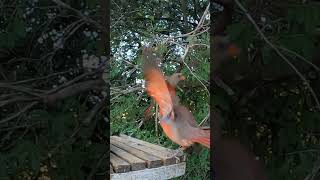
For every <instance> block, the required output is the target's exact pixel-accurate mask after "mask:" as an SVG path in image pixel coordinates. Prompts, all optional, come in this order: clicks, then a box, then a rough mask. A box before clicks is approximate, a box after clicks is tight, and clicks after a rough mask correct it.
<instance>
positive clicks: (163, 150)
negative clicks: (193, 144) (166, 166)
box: [120, 134, 185, 161]
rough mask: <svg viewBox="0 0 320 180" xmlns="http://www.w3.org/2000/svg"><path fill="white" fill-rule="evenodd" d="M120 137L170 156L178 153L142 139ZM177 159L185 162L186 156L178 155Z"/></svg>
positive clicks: (123, 135) (121, 135)
mask: <svg viewBox="0 0 320 180" xmlns="http://www.w3.org/2000/svg"><path fill="white" fill-rule="evenodd" d="M120 137H121V138H124V139H127V140H129V141H132V142H135V143H139V144H142V145H145V146H148V147H150V148H152V149H154V150H157V151H161V152H163V153H166V154H169V155H171V154H174V153H176V152H175V151H174V150H172V149H169V148H165V147H162V146H159V145H156V144H152V143H149V142H146V141H142V140H140V139H136V138H133V137H130V136H127V135H125V134H120ZM177 157H179V158H180V161H185V155H184V154H177Z"/></svg>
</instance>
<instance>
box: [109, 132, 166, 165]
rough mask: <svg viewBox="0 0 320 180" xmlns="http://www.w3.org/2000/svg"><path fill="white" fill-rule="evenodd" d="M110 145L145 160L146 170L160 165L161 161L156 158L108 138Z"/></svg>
mask: <svg viewBox="0 0 320 180" xmlns="http://www.w3.org/2000/svg"><path fill="white" fill-rule="evenodd" d="M111 137H112V136H111ZM110 143H111V144H113V145H115V146H117V147H119V148H121V149H123V150H126V151H127V152H129V153H131V154H133V155H135V156H137V157H138V158H140V159H143V160H145V161H146V163H147V167H148V168H155V167H159V166H161V165H162V161H161V159H160V158H158V157H156V156H153V155H152V154H148V153H146V152H143V151H140V150H138V149H136V148H133V147H130V146H128V145H126V144H123V143H121V142H118V141H116V140H114V139H112V138H110Z"/></svg>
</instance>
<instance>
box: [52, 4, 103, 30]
mask: <svg viewBox="0 0 320 180" xmlns="http://www.w3.org/2000/svg"><path fill="white" fill-rule="evenodd" d="M52 1H53V2H54V3H56V4H57V5H59V6H61V7H63V8H65V9H69V10H71V11H73V12H75V13H76V14H77V15H78V16H80V17H81V18H83V19H85V20H86V21H87V22H90V23H92V24H94V25H96V26H97V27H98V28H100V29H101V30H102V31H104V32H108V29H107V27H104V26H102V25H101V24H99V23H98V22H96V21H94V20H93V19H91V18H89V17H87V16H85V15H83V14H82V13H81V12H80V11H79V10H77V9H75V8H73V7H71V6H70V5H68V4H66V3H64V2H62V1H60V0H52Z"/></svg>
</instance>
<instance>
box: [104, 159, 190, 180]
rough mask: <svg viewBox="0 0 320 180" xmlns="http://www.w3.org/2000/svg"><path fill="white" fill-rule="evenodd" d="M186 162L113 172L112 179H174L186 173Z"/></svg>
mask: <svg viewBox="0 0 320 180" xmlns="http://www.w3.org/2000/svg"><path fill="white" fill-rule="evenodd" d="M185 170H186V163H185V162H182V163H179V164H173V165H169V166H161V167H158V168H152V169H144V170H140V171H130V172H127V173H117V174H111V175H110V179H111V180H136V179H139V180H150V179H152V180H163V179H172V178H175V177H179V176H182V175H184V174H185Z"/></svg>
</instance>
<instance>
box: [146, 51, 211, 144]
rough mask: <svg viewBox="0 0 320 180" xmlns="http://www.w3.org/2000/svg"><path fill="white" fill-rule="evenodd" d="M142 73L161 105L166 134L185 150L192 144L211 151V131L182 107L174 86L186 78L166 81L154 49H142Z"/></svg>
mask: <svg viewBox="0 0 320 180" xmlns="http://www.w3.org/2000/svg"><path fill="white" fill-rule="evenodd" d="M143 59H144V66H143V73H144V78H145V80H146V91H147V93H148V94H149V95H150V96H151V97H152V98H153V99H154V100H155V102H156V103H157V104H158V105H159V113H160V118H161V119H160V125H161V127H162V129H163V131H164V133H165V134H166V135H167V136H168V137H169V138H170V139H171V140H172V141H173V142H175V143H176V144H179V145H180V146H182V148H183V149H185V148H187V147H189V146H191V145H192V144H193V143H200V144H202V145H203V146H205V147H207V148H210V130H209V129H201V128H200V127H198V126H197V123H196V121H195V119H194V117H193V115H192V113H191V112H190V110H189V109H187V108H186V107H185V106H183V105H181V104H180V102H179V98H178V96H177V95H176V92H175V87H176V85H177V83H178V82H179V81H180V80H184V76H183V75H182V74H180V73H177V74H175V75H174V76H171V77H170V78H168V79H167V81H166V79H165V77H164V75H163V73H162V72H161V70H160V69H159V67H158V64H157V62H156V61H155V59H156V58H155V55H154V54H153V52H152V49H151V48H145V49H144V50H143Z"/></svg>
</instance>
